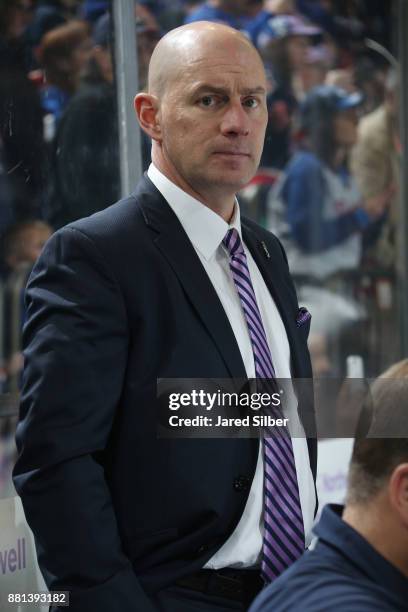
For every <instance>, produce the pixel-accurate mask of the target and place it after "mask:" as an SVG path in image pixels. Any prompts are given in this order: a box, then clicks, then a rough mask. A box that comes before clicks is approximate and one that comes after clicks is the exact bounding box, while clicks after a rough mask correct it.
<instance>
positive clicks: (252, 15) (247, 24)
mask: <svg viewBox="0 0 408 612" xmlns="http://www.w3.org/2000/svg"><path fill="white" fill-rule="evenodd" d="M265 16H268V17H270V15H269V13H266V11H263V2H262V1H260V0H212V1H211V0H210V1H209V2H204V3H203V4H202V5H201V6H199V7H198V8H197V10H196V11H193V12H191V13H189V14H188V15H187V17H186V18H185V20H184V23H192V22H194V21H215V22H217V23H224V24H225V25H229V26H231V27H232V28H235V29H236V30H244V31H248V30H250V29H251V26H252V22H253V21H254V23H256V24H257V23H258V21H257V20H258V19H261V21H262V20H263V19H264V18H265ZM250 38H252V36H250Z"/></svg>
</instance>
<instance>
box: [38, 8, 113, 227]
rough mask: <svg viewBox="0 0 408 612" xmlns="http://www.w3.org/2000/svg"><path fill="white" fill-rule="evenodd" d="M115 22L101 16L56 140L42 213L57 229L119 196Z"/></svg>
mask: <svg viewBox="0 0 408 612" xmlns="http://www.w3.org/2000/svg"><path fill="white" fill-rule="evenodd" d="M113 77H114V71H113V62H112V48H111V20H110V17H109V15H108V14H106V15H103V16H102V17H101V18H100V19H99V20H98V21H97V23H96V24H95V27H94V30H93V46H92V49H91V55H90V58H89V60H88V63H87V64H86V66H84V67H83V69H82V79H81V81H80V84H79V88H78V91H77V93H76V94H75V95H74V96H73V97H72V98H71V100H70V101H69V103H68V105H67V107H66V108H65V110H64V112H63V113H62V115H61V119H60V122H59V125H58V127H57V132H56V136H55V139H54V142H53V143H52V152H51V177H50V182H49V189H48V195H47V198H46V203H45V207H44V217H45V218H46V219H47V220H48V221H49V222H50V223H51V224H52V225H53V226H54V227H56V228H59V227H61V226H62V225H65V224H67V223H70V222H71V221H74V220H75V219H78V218H80V217H85V216H88V215H90V214H92V213H94V212H96V211H97V210H100V209H101V208H104V207H105V206H107V205H108V204H110V203H111V202H112V201H114V200H115V199H117V198H118V196H119V186H120V177H119V156H118V129H117V119H116V116H117V112H116V97H115V90H114V87H113Z"/></svg>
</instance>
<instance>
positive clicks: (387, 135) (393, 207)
mask: <svg viewBox="0 0 408 612" xmlns="http://www.w3.org/2000/svg"><path fill="white" fill-rule="evenodd" d="M398 89H399V88H398V77H397V74H396V72H395V71H390V73H389V75H388V78H387V80H386V94H385V100H384V103H383V104H381V106H379V107H378V108H377V109H376V110H374V111H372V112H371V113H369V114H368V115H366V116H365V117H363V118H362V119H361V121H360V124H359V130H358V140H357V143H356V145H355V147H354V149H353V152H352V156H351V168H352V171H353V174H354V176H355V179H356V181H357V184H358V187H359V189H360V191H361V193H362V194H363V197H364V198H366V199H369V198H375V197H378V196H379V197H381V194H382V193H383V192H384V191H386V190H388V189H390V188H392V186H395V187H396V190H395V193H394V195H393V196H391V198H390V208H389V212H388V215H387V219H386V220H385V222H384V223H383V224H382V226H381V228H380V233H379V236H378V239H377V241H376V242H375V244H374V245H373V247H372V248H371V249H370V252H369V253H368V256H369V258H370V259H371V260H373V261H374V263H376V264H377V265H379V266H381V267H382V268H389V267H391V266H393V265H394V264H395V259H396V250H395V249H396V237H395V233H396V227H397V206H398V198H399V189H398V188H399V185H400V183H401V179H400V161H401V143H400V138H399V125H398V93H399V92H398Z"/></svg>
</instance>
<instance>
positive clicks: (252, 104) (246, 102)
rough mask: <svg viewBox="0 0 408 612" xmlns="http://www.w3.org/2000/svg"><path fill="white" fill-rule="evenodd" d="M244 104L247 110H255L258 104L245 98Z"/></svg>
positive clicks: (251, 99)
mask: <svg viewBox="0 0 408 612" xmlns="http://www.w3.org/2000/svg"><path fill="white" fill-rule="evenodd" d="M244 104H245V106H248V107H249V108H256V107H257V106H259V102H258V100H257V99H256V98H247V99H246V100H245V102H244Z"/></svg>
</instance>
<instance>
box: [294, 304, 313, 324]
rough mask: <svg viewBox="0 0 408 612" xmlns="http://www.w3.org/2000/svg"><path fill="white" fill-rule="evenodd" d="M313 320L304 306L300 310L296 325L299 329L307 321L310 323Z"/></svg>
mask: <svg viewBox="0 0 408 612" xmlns="http://www.w3.org/2000/svg"><path fill="white" fill-rule="evenodd" d="M311 318H312V315H311V314H310V312H309V311H308V309H307V308H304V307H303V306H302V307H301V308H299V310H298V313H297V317H296V325H297V326H298V327H301V325H304V324H305V323H306V322H307V321H310V319H311Z"/></svg>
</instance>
